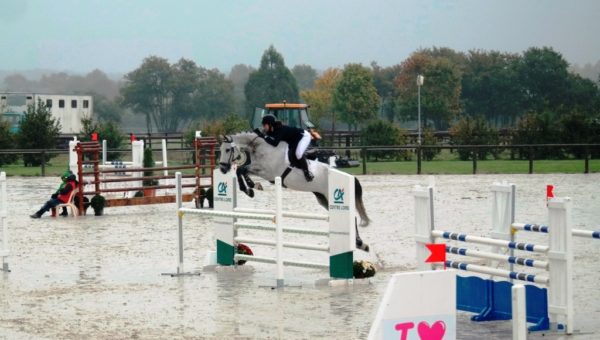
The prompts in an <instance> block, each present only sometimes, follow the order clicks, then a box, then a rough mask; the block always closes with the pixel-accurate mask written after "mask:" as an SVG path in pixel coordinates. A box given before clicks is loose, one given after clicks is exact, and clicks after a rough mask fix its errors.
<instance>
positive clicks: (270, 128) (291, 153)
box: [254, 115, 314, 182]
mask: <svg viewBox="0 0 600 340" xmlns="http://www.w3.org/2000/svg"><path fill="white" fill-rule="evenodd" d="M262 125H263V129H264V132H265V133H264V134H263V133H262V132H260V131H259V130H258V129H255V130H254V132H255V133H256V134H257V135H258V136H260V137H262V138H264V139H265V141H266V142H267V143H269V144H271V145H272V146H277V145H278V144H279V142H281V141H284V142H286V143H287V144H288V159H289V161H290V165H291V166H293V167H296V168H299V169H301V170H302V171H303V172H304V178H306V181H307V182H310V181H312V180H313V178H314V176H313V174H312V173H311V172H310V170H308V160H307V159H306V157H305V156H304V152H305V151H306V148H308V145H309V144H310V139H311V137H310V133H309V132H308V131H306V130H303V129H299V128H295V127H291V126H285V125H283V124H282V123H281V122H280V121H275V117H274V116H272V115H266V116H264V117H263V119H262Z"/></svg>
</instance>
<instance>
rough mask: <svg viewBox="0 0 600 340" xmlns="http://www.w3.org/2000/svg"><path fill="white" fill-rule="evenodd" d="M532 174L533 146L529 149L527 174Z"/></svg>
mask: <svg viewBox="0 0 600 340" xmlns="http://www.w3.org/2000/svg"><path fill="white" fill-rule="evenodd" d="M532 173H533V146H530V147H529V174H530V175H531V174H532Z"/></svg>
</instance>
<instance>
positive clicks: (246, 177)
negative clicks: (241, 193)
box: [239, 166, 254, 189]
mask: <svg viewBox="0 0 600 340" xmlns="http://www.w3.org/2000/svg"><path fill="white" fill-rule="evenodd" d="M248 172H249V170H248V167H247V166H243V167H240V171H239V173H240V174H241V175H242V177H244V181H246V184H247V185H248V188H250V189H254V181H253V180H252V178H250V176H249V175H248Z"/></svg>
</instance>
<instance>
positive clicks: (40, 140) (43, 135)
mask: <svg viewBox="0 0 600 340" xmlns="http://www.w3.org/2000/svg"><path fill="white" fill-rule="evenodd" d="M59 134H60V123H59V122H58V120H57V119H54V118H53V117H52V115H51V114H50V110H49V109H48V108H47V107H46V105H45V104H44V103H43V102H42V101H41V100H40V99H38V101H37V104H36V105H29V106H28V107H27V112H25V115H24V116H23V119H22V120H21V125H20V128H19V133H18V134H17V144H18V146H19V147H20V148H21V149H55V148H56V143H57V140H58V136H59ZM54 157H56V154H52V155H50V154H46V156H45V157H44V162H45V163H47V162H48V161H49V160H50V159H51V158H54ZM23 163H24V165H25V166H40V165H41V164H42V155H40V154H24V155H23Z"/></svg>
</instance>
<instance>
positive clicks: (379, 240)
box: [0, 174, 600, 339]
mask: <svg viewBox="0 0 600 340" xmlns="http://www.w3.org/2000/svg"><path fill="white" fill-rule="evenodd" d="M501 179H508V180H510V181H513V182H514V183H516V184H517V221H522V222H546V221H547V216H546V214H547V213H546V209H545V203H544V195H545V185H546V184H554V185H555V186H556V189H555V193H556V195H557V196H571V197H572V198H573V201H574V211H573V222H574V227H575V228H580V229H600V222H599V220H600V175H598V174H593V175H513V176H504V177H501V176H491V175H490V176H488V175H477V176H436V177H435V180H436V187H437V196H436V222H437V226H438V228H440V229H454V230H458V231H463V232H470V233H473V234H479V235H488V234H489V231H490V210H491V202H490V199H489V185H490V184H491V183H492V182H493V181H496V180H501ZM360 180H361V181H362V183H363V187H364V192H365V203H366V207H367V211H368V212H369V214H370V216H371V218H372V220H373V223H372V225H371V226H369V227H367V228H365V229H361V230H360V231H361V236H362V238H363V239H364V240H365V241H366V242H368V243H370V244H371V246H372V250H373V251H372V255H365V254H364V253H358V251H357V252H356V255H355V257H358V258H366V259H370V260H371V261H373V262H377V263H379V264H380V265H382V266H383V269H382V270H381V271H380V272H379V273H378V275H377V276H376V277H375V278H373V279H371V280H370V282H367V283H361V284H355V285H354V286H350V287H321V286H315V285H314V282H315V280H317V279H322V278H325V277H326V276H327V273H326V272H325V271H320V270H310V269H303V268H286V277H287V278H289V279H288V280H287V281H286V283H288V284H289V285H290V286H289V287H287V288H285V289H284V290H280V291H277V290H271V289H269V288H264V287H260V286H264V285H270V284H273V283H274V280H273V279H274V271H273V270H274V268H273V267H272V266H271V265H267V264H259V263H256V264H252V265H250V266H248V265H247V266H244V267H246V268H244V269H243V270H238V271H237V272H235V273H232V272H231V271H218V272H215V271H212V272H204V273H203V274H202V275H201V276H195V277H180V278H172V277H169V276H161V273H163V272H173V271H175V269H176V262H177V260H176V226H177V223H176V221H177V220H176V214H175V205H174V204H165V205H153V206H137V207H126V208H110V209H107V210H106V211H105V214H106V215H105V216H102V217H94V216H87V217H83V218H77V219H73V218H54V219H53V218H50V217H48V216H47V215H46V216H44V218H42V219H41V220H31V219H30V218H29V217H28V215H29V214H31V213H33V212H34V211H35V210H36V209H38V208H39V206H40V205H41V204H42V202H43V201H44V200H45V199H46V198H47V196H48V193H50V192H51V191H52V190H54V188H55V187H56V185H57V180H56V179H55V178H18V177H12V178H9V180H8V181H9V196H10V217H9V218H8V223H9V225H10V227H11V229H10V232H11V236H12V239H11V241H12V247H11V248H12V250H13V253H14V255H13V256H12V257H10V258H9V264H10V267H11V269H12V272H11V273H9V274H0V339H4V338H6V339H130V338H133V339H177V338H189V339H197V338H199V339H202V338H210V339H212V338H215V339H247V338H249V339H254V338H261V339H262V338H275V339H276V338H286V339H324V338H327V339H364V338H366V336H367V334H368V331H369V327H370V325H371V322H372V319H373V316H374V314H375V312H376V310H377V306H378V303H379V300H380V298H381V296H382V294H383V291H384V289H385V286H386V283H387V280H388V277H389V275H390V274H392V273H394V272H397V271H406V270H412V269H414V267H415V263H414V250H415V249H414V242H413V239H412V233H413V221H414V216H413V200H412V197H411V196H410V194H409V192H410V189H411V188H412V186H413V185H415V184H427V182H428V178H427V177H425V176H423V177H420V176H362V177H360ZM265 186H266V188H265V192H262V193H259V194H258V197H257V198H256V199H254V200H250V199H248V198H246V197H242V198H240V201H241V202H240V205H241V206H248V207H252V206H254V207H265V204H267V205H268V203H267V202H271V201H270V199H271V198H272V197H273V196H274V192H273V190H272V187H271V186H270V185H265ZM284 199H285V201H284V204H285V205H286V206H287V208H290V209H293V210H308V211H321V210H320V209H321V208H320V207H319V206H318V205H317V203H316V200H314V198H313V197H312V195H311V194H307V193H297V192H290V191H284ZM188 205H189V206H191V204H188ZM293 224H294V225H302V226H314V227H317V226H318V224H316V223H315V222H308V221H295V222H294V223H293ZM184 227H185V242H186V243H185V251H186V253H185V260H186V267H187V269H194V268H195V267H201V266H202V263H203V260H204V255H205V253H206V250H207V249H210V248H213V244H214V240H213V237H212V235H213V232H212V227H211V220H210V219H202V218H201V217H198V216H187V215H186V217H185V219H184ZM247 235H256V236H258V235H259V232H255V233H252V232H248V233H247ZM260 235H261V238H265V237H268V235H265V234H260ZM521 236H522V237H521V238H520V239H521V240H530V241H537V242H539V243H542V244H543V243H545V242H546V240H545V238H544V236H541V235H535V234H533V235H532V234H530V235H527V234H524V235H521ZM286 239H288V240H291V241H298V240H300V238H298V239H296V238H295V237H294V236H287V235H286ZM318 242H320V241H318ZM574 244H575V247H576V250H575V261H574V262H575V265H576V266H575V269H574V287H575V289H574V296H575V312H576V319H577V325H576V328H577V329H579V330H581V332H582V333H580V335H578V336H576V337H574V338H577V339H598V338H600V325H599V324H598V320H600V288H599V285H598V282H600V272H599V270H600V265H599V264H598V263H599V262H600V241H598V240H589V239H579V238H574ZM253 250H254V251H255V253H258V254H260V255H264V256H270V255H272V254H273V252H272V250H271V249H269V248H268V247H264V248H263V247H259V246H256V247H253ZM289 253H290V258H293V259H302V260H309V261H312V260H316V261H318V260H319V259H321V260H323V261H324V260H325V257H324V256H325V255H319V254H312V253H311V252H308V251H304V252H299V251H295V250H290V251H289ZM468 317H469V315H468V314H463V313H461V314H460V315H459V321H460V322H459V324H458V327H457V328H458V335H459V338H460V339H481V338H484V337H485V338H487V339H507V338H509V337H510V334H511V333H510V323H508V322H488V323H473V322H471V321H469V319H468ZM530 338H545V339H557V338H561V337H560V336H558V335H552V334H550V335H546V336H543V334H535V335H532V336H531V337H530Z"/></svg>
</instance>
